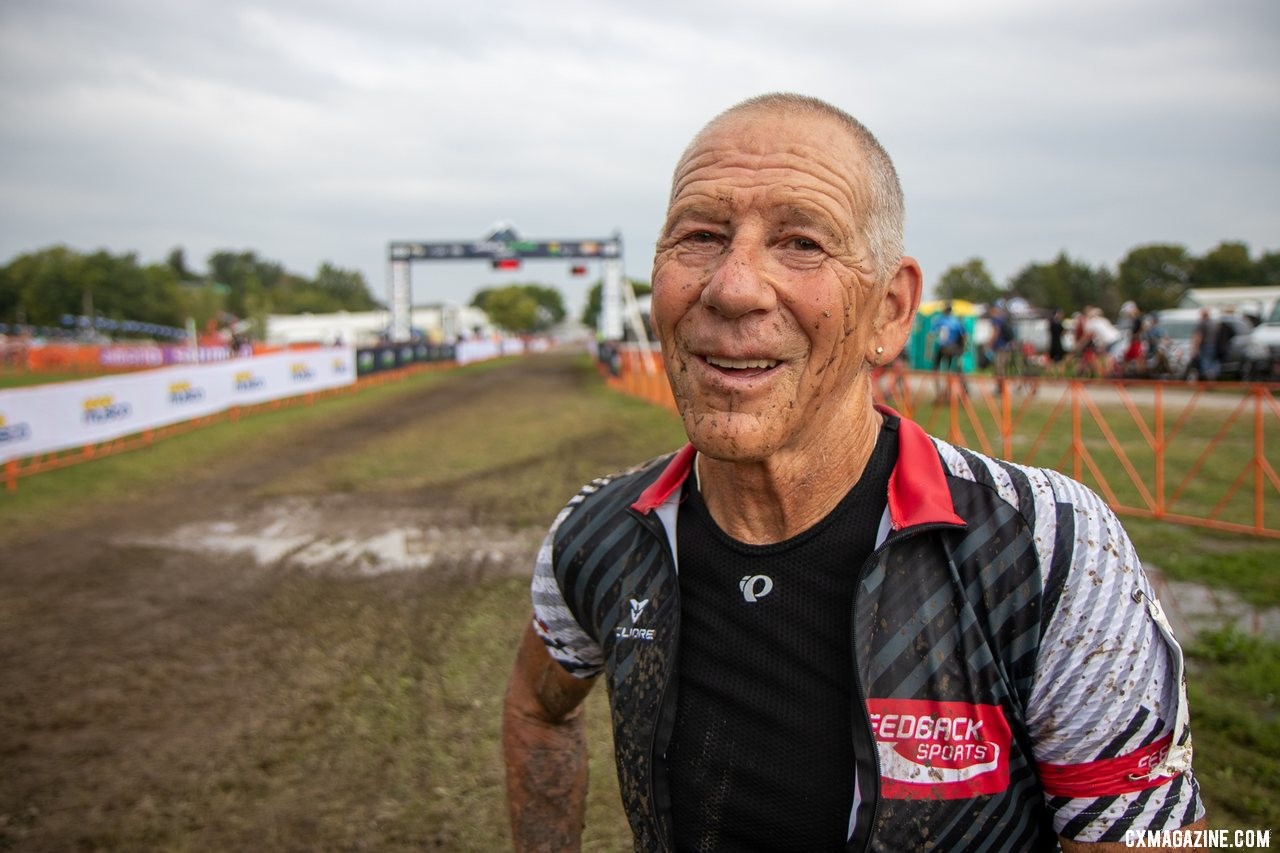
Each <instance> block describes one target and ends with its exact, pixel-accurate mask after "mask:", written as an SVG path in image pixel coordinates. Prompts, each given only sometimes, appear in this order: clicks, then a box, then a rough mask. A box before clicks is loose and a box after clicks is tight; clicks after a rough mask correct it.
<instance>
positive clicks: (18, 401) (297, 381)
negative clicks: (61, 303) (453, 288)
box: [0, 347, 356, 462]
mask: <svg viewBox="0 0 1280 853" xmlns="http://www.w3.org/2000/svg"><path fill="white" fill-rule="evenodd" d="M355 381H356V354H355V350H354V349H352V348H350V347H331V348H326V349H314V350H298V351H291V352H284V353H275V354H272V355H264V356H259V357H257V358H246V359H236V360H233V361H224V362H218V363H215V364H190V365H181V366H178V367H166V368H161V369H158V370H149V371H146V372H143V373H131V374H127V375H122V376H104V377H100V378H98V379H87V380H84V381H81V382H62V383H57V384H54V385H41V386H38V387H35V388H12V389H7V390H3V391H0V462H5V461H7V460H10V459H20V458H23V457H26V456H35V455H37V454H40V453H51V452H54V451H57V450H67V449H70V448H73V447H83V446H85V445H88V444H95V443H97V442H101V441H108V440H110V439H113V438H120V437H122V436H126V435H133V434H134V433H139V432H142V431H144V430H148V429H155V428H156V427H162V426H168V425H170V424H175V423H181V422H182V421H187V420H191V419H193V418H198V417H201V416H204V415H211V414H214V413H215V412H221V411H225V410H227V409H230V408H233V407H235V406H250V405H254V404H256V403H265V402H269V401H271V400H280V399H284V398H286V397H295V396H298V395H300V394H310V393H313V392H316V391H324V390H326V389H329V388H339V387H342V386H344V385H350V384H352V383H353V382H355Z"/></svg>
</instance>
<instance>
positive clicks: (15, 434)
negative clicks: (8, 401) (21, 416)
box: [0, 414, 31, 444]
mask: <svg viewBox="0 0 1280 853" xmlns="http://www.w3.org/2000/svg"><path fill="white" fill-rule="evenodd" d="M28 438H31V427H30V426H29V425H28V424H26V423H24V422H22V421H19V422H18V423H16V424H11V423H9V422H8V421H7V420H5V416H4V415H2V414H0V444H10V443H13V444H17V443H18V442H19V441H26V440H27V439H28Z"/></svg>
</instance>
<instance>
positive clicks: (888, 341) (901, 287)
mask: <svg viewBox="0 0 1280 853" xmlns="http://www.w3.org/2000/svg"><path fill="white" fill-rule="evenodd" d="M923 286H924V273H922V272H921V271H920V264H918V263H917V262H916V259H915V258H911V257H907V256H905V255H904V256H903V257H902V260H900V261H899V262H898V269H897V272H895V273H894V274H893V275H892V276H891V277H890V278H889V282H888V284H886V285H885V288H884V293H883V294H882V295H881V297H880V305H879V306H878V308H877V310H876V321H875V328H874V329H873V330H872V334H871V340H870V342H869V344H868V346H869V347H870V349H871V352H869V353H867V359H868V360H869V361H871V362H872V363H873V364H884V363H885V362H888V361H892V360H893V359H894V358H895V357H897V355H898V353H899V352H901V351H902V348H903V347H904V346H906V344H907V338H909V337H910V336H911V324H912V323H913V322H914V320H915V316H916V309H917V308H919V307H920V291H921V290H922V289H923ZM878 347H883V349H882V350H881V352H879V353H877V352H876V349H877V348H878Z"/></svg>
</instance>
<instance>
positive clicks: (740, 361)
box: [707, 355, 778, 370]
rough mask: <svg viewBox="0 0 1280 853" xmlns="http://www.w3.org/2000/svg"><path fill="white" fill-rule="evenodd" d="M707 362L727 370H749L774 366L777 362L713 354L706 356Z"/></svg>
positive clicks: (768, 359) (766, 359) (767, 359)
mask: <svg viewBox="0 0 1280 853" xmlns="http://www.w3.org/2000/svg"><path fill="white" fill-rule="evenodd" d="M707 363H708V364H710V365H714V366H715V367H723V368H726V369H729V370H750V369H752V368H765V369H768V368H770V367H776V366H777V365H778V362H776V361H774V360H773V359H770V358H719V357H717V356H714V355H709V356H707Z"/></svg>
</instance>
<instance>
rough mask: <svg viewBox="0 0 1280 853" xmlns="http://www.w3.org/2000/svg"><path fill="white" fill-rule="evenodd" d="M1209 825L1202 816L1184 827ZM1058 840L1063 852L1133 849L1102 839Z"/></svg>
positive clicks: (1118, 852)
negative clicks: (1100, 840)
mask: <svg viewBox="0 0 1280 853" xmlns="http://www.w3.org/2000/svg"><path fill="white" fill-rule="evenodd" d="M1208 825H1209V824H1208V823H1207V822H1206V821H1205V819H1204V818H1200V820H1198V821H1196V822H1195V823H1192V824H1188V825H1187V826H1184V827H1183V828H1182V829H1183V830H1184V831H1192V832H1194V831H1196V830H1198V829H1205V828H1207V827H1208ZM1058 840H1059V841H1060V842H1062V853H1129V851H1132V850H1133V848H1132V847H1126V846H1125V845H1124V844H1121V843H1119V842H1117V841H1102V842H1096V843H1092V844H1089V843H1085V842H1083V841H1072V840H1071V839H1069V838H1059V839H1058ZM1146 849H1148V850H1155V849H1157V848H1154V847H1148V848H1146ZM1162 849H1165V850H1173V849H1174V848H1172V847H1166V848H1162ZM1177 849H1178V850H1203V849H1204V848H1203V847H1178V848H1177Z"/></svg>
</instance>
